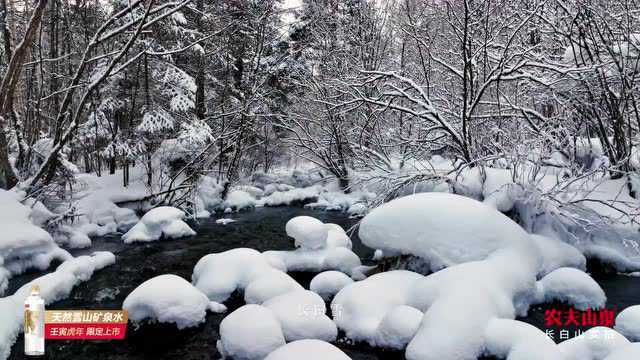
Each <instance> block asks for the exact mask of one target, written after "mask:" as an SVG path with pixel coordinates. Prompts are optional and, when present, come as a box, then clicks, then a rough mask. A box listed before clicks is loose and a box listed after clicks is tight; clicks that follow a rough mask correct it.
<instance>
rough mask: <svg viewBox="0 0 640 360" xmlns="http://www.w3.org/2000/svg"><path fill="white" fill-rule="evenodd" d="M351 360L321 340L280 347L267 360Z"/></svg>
mask: <svg viewBox="0 0 640 360" xmlns="http://www.w3.org/2000/svg"><path fill="white" fill-rule="evenodd" d="M299 359H305V360H350V359H351V358H350V357H348V356H347V355H346V354H345V353H343V352H342V350H340V349H338V348H337V347H335V346H334V345H331V344H329V343H328V342H324V341H320V340H313V339H309V340H298V341H294V342H290V343H288V344H287V345H284V346H282V347H279V348H278V349H277V350H275V351H273V352H272V353H271V354H269V356H267V357H266V358H265V360H299Z"/></svg>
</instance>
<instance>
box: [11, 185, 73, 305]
mask: <svg viewBox="0 0 640 360" xmlns="http://www.w3.org/2000/svg"><path fill="white" fill-rule="evenodd" d="M21 198H22V194H18V193H15V192H13V191H5V190H1V189H0V229H2V236H0V295H2V294H3V293H4V291H5V290H6V288H7V286H8V282H9V278H11V277H12V276H13V275H17V274H20V273H22V272H24V271H26V270H28V269H30V268H36V269H39V270H45V269H46V268H48V267H49V264H50V263H51V261H53V260H54V259H58V260H66V259H69V258H70V257H71V256H70V255H69V253H67V252H66V251H64V250H62V249H60V248H59V247H58V245H56V243H55V242H54V241H53V239H52V238H51V236H50V235H49V233H47V232H46V231H44V230H43V229H42V228H40V227H38V226H36V225H34V223H33V222H32V220H31V215H32V210H31V209H30V208H29V207H27V206H25V205H22V204H21V203H20V202H19V201H20V199H21Z"/></svg>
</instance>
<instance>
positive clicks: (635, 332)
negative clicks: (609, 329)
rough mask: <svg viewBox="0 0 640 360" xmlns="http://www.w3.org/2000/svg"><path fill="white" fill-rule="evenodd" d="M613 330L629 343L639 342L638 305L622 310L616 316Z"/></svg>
mask: <svg viewBox="0 0 640 360" xmlns="http://www.w3.org/2000/svg"><path fill="white" fill-rule="evenodd" d="M614 329H615V330H616V331H618V332H619V333H620V334H622V335H624V336H625V337H626V338H627V339H629V340H631V341H640V305H635V306H629V307H628V308H626V309H624V310H622V312H620V314H618V316H616V326H615V327H614Z"/></svg>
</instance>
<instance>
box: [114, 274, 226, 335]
mask: <svg viewBox="0 0 640 360" xmlns="http://www.w3.org/2000/svg"><path fill="white" fill-rule="evenodd" d="M122 308H123V309H125V310H127V311H128V312H129V319H130V320H131V321H133V322H140V321H142V320H156V321H158V322H163V323H175V324H176V326H177V327H178V329H184V328H187V327H192V326H198V325H199V324H200V323H202V322H204V320H205V317H206V315H207V310H211V311H214V312H222V311H225V310H226V307H225V306H224V305H221V304H219V303H216V302H210V301H209V299H208V298H207V296H206V295H204V294H203V293H202V292H200V290H198V289H196V288H195V287H194V286H193V285H191V284H190V283H189V282H188V281H186V280H185V279H183V278H181V277H179V276H176V275H172V274H167V275H160V276H156V277H154V278H152V279H149V280H147V281H145V282H144V283H142V284H140V285H139V286H138V287H137V288H135V289H134V290H133V291H132V292H131V293H130V294H129V295H128V296H127V298H126V299H125V300H124V303H123V304H122Z"/></svg>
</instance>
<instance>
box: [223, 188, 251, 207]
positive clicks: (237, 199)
mask: <svg viewBox="0 0 640 360" xmlns="http://www.w3.org/2000/svg"><path fill="white" fill-rule="evenodd" d="M255 205H256V199H255V198H254V197H253V196H251V194H249V193H248V192H246V191H242V190H233V191H231V192H230V193H229V194H228V195H227V198H226V199H225V201H224V203H223V207H224V208H225V209H232V210H236V211H237V210H242V209H247V208H252V207H254V206H255Z"/></svg>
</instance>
